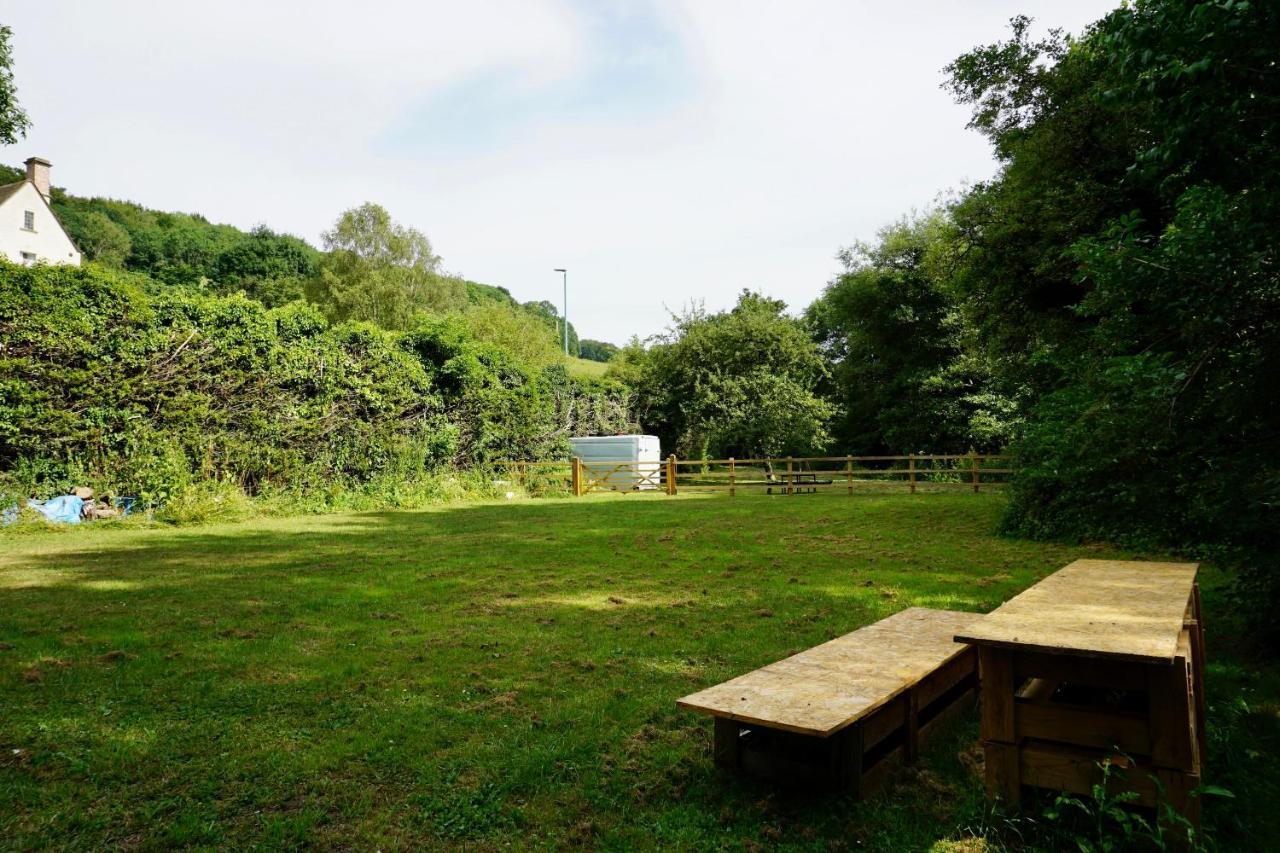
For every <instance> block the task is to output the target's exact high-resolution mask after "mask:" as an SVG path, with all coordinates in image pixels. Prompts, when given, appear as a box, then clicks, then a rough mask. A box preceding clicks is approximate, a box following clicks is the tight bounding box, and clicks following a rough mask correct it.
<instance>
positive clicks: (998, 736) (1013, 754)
mask: <svg viewBox="0 0 1280 853" xmlns="http://www.w3.org/2000/svg"><path fill="white" fill-rule="evenodd" d="M978 679H979V689H980V693H981V695H982V748H983V752H984V755H985V763H986V770H985V773H986V784H987V798H988V799H989V800H993V801H994V800H1000V801H1001V802H1003V803H1004V804H1005V806H1006V807H1009V808H1017V806H1018V803H1019V802H1020V801H1021V799H1022V777H1021V774H1020V772H1019V768H1018V745H1017V734H1016V730H1015V727H1014V690H1015V689H1016V688H1017V685H1016V684H1015V683H1014V677H1013V653H1012V652H1011V651H1009V650H1008V649H1001V648H996V647H994V646H979V647H978Z"/></svg>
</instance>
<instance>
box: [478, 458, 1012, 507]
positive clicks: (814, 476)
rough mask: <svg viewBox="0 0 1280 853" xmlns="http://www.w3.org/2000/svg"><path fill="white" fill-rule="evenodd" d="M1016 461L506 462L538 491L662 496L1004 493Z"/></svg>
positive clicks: (514, 476) (513, 475) (526, 484)
mask: <svg viewBox="0 0 1280 853" xmlns="http://www.w3.org/2000/svg"><path fill="white" fill-rule="evenodd" d="M1009 461H1010V457H1009V456H1005V455H1001V454H987V453H963V454H938V453H908V454H904V455H897V456H787V457H780V458H754V459H733V458H729V459H678V458H676V457H675V456H668V457H667V458H666V459H662V460H658V461H652V460H650V461H643V462H638V461H636V460H633V459H632V460H628V459H606V460H599V459H592V460H583V459H581V458H578V457H574V458H572V459H563V460H535V461H520V460H512V461H508V462H504V463H500V464H502V465H503V466H505V467H506V468H507V470H508V471H509V472H510V476H511V478H512V479H513V480H515V481H516V482H517V483H518V484H519V485H521V486H522V487H524V488H525V489H526V490H528V491H530V492H532V493H535V494H537V493H547V492H568V493H570V494H573V495H577V496H581V495H585V494H589V493H591V492H599V491H619V492H624V493H625V492H632V491H660V492H663V493H665V494H668V495H675V494H678V493H680V492H682V491H684V492H727V493H728V494H729V495H731V496H734V495H737V494H739V493H742V494H751V493H763V494H775V493H776V494H787V495H795V494H812V493H818V492H840V491H843V492H846V493H847V494H853V493H854V491H855V489H860V490H863V491H867V490H875V489H880V490H883V489H885V488H904V489H907V490H908V491H910V492H912V493H914V492H916V491H918V490H943V489H948V488H967V489H972V490H973V491H974V492H978V491H981V489H982V488H984V487H986V488H997V489H998V488H1001V487H1002V486H1004V485H1005V484H1006V483H1008V481H1009V478H1010V476H1011V475H1013V474H1014V473H1015V469H1014V468H1012V467H1011V466H1010V465H1009V464H1007V463H1008V462H1009Z"/></svg>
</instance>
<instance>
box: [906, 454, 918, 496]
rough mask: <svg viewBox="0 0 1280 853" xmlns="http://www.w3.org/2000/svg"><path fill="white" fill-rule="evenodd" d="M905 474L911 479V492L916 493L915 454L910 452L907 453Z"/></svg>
mask: <svg viewBox="0 0 1280 853" xmlns="http://www.w3.org/2000/svg"><path fill="white" fill-rule="evenodd" d="M907 474H908V477H909V479H910V481H911V494H913V495H914V494H915V493H916V455H915V454H914V453H910V454H908V455H907Z"/></svg>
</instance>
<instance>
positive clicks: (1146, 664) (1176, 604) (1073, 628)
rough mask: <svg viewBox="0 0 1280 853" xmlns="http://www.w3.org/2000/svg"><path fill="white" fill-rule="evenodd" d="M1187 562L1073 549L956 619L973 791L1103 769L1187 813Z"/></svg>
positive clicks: (1011, 799)
mask: <svg viewBox="0 0 1280 853" xmlns="http://www.w3.org/2000/svg"><path fill="white" fill-rule="evenodd" d="M1196 569H1197V566H1196V564H1194V563H1153V562H1140V561H1121V560H1077V561H1076V562H1074V563H1072V564H1070V565H1069V566H1067V567H1065V568H1063V569H1060V570H1059V571H1057V572H1055V573H1054V574H1053V575H1050V576H1049V577H1048V578H1045V579H1044V580H1042V581H1040V582H1039V583H1038V584H1036V585H1035V586H1033V587H1031V588H1030V589H1028V590H1026V591H1024V592H1023V593H1022V594H1020V595H1018V596H1016V597H1014V598H1012V599H1010V600H1009V601H1008V602H1006V603H1005V604H1003V605H1002V606H1000V607H999V608H997V609H996V610H994V611H992V612H991V613H989V614H987V615H986V616H984V617H981V618H980V619H977V620H971V621H970V623H968V624H967V625H966V627H965V628H964V629H963V630H961V631H958V632H957V633H956V640H957V641H958V642H964V643H971V644H973V645H974V646H976V648H977V650H978V658H979V667H980V674H981V683H982V688H981V693H982V703H981V704H982V743H983V749H984V752H985V756H986V770H985V773H986V785H987V792H988V795H989V796H990V797H992V798H993V799H1001V800H1003V801H1004V802H1005V803H1006V804H1008V805H1014V806H1016V804H1017V803H1018V802H1019V800H1020V797H1021V794H1022V791H1023V788H1024V787H1039V788H1049V789H1053V790H1057V791H1067V792H1071V793H1075V794H1083V795H1086V796H1087V795H1089V794H1090V793H1091V791H1092V786H1093V785H1094V784H1096V783H1098V782H1099V781H1101V780H1102V779H1103V776H1104V772H1103V767H1104V766H1108V769H1109V770H1110V771H1112V772H1110V773H1108V774H1107V778H1108V780H1109V782H1108V784H1110V785H1113V786H1114V789H1115V790H1114V791H1113V793H1115V792H1118V791H1120V790H1131V791H1135V792H1137V794H1138V797H1139V802H1140V803H1141V804H1142V805H1145V806H1149V807H1156V806H1157V804H1158V802H1157V801H1158V799H1159V798H1161V797H1163V798H1164V799H1165V801H1166V802H1167V803H1168V804H1169V805H1171V806H1173V807H1174V808H1175V809H1177V810H1178V811H1179V812H1181V813H1182V814H1183V815H1184V816H1185V817H1186V818H1187V819H1188V820H1190V821H1191V822H1192V823H1193V824H1197V825H1198V822H1199V817H1200V814H1199V798H1198V797H1197V796H1195V795H1194V794H1193V792H1194V791H1195V789H1196V788H1197V787H1198V786H1199V785H1200V780H1201V766H1202V763H1203V760H1204V749H1205V725H1204V710H1205V709H1204V690H1203V684H1204V666H1205V661H1204V626H1203V618H1202V616H1201V611H1200V594H1199V590H1198V588H1197V587H1196V584H1195V575H1196Z"/></svg>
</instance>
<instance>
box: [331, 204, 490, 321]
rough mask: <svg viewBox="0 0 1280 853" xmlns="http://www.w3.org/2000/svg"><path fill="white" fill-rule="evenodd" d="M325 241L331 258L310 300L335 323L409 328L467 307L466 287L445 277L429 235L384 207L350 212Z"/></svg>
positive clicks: (368, 206)
mask: <svg viewBox="0 0 1280 853" xmlns="http://www.w3.org/2000/svg"><path fill="white" fill-rule="evenodd" d="M323 240H324V247H325V248H326V249H327V250H328V255H326V256H325V257H324V259H323V260H321V262H320V269H319V274H318V275H317V276H316V278H314V279H313V280H312V282H311V285H310V287H309V295H310V296H311V297H312V299H313V301H315V302H317V303H318V304H320V305H321V306H322V307H324V308H325V310H326V311H327V312H328V313H329V315H330V316H331V317H333V318H335V319H338V320H368V321H370V322H373V323H376V324H377V325H379V326H382V327H383V328H388V329H407V328H409V327H410V326H411V325H412V324H413V321H414V317H415V316H416V315H417V314H420V313H430V314H440V313H445V312H448V311H453V310H460V309H461V308H463V307H464V306H465V305H466V304H467V292H466V287H465V286H464V285H463V283H462V282H461V281H460V280H459V279H457V278H453V277H450V276H446V275H443V274H441V272H440V257H439V256H438V255H437V254H436V253H435V251H434V250H433V249H432V247H431V241H430V240H428V239H427V235H425V234H423V233H422V232H420V231H417V230H415V229H413V228H409V227H407V226H404V225H399V224H397V223H396V222H394V221H393V220H392V219H391V214H389V213H388V212H387V211H386V209H385V208H383V207H381V206H379V205H376V204H372V203H366V204H363V205H361V206H360V207H356V208H352V209H351V210H348V211H346V212H345V213H343V214H342V216H340V217H339V218H338V221H337V222H336V223H335V224H334V226H333V228H332V229H331V230H329V231H326V232H325V233H324V235H323Z"/></svg>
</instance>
